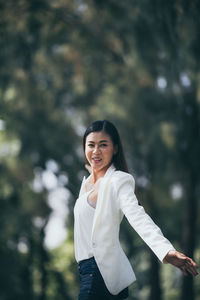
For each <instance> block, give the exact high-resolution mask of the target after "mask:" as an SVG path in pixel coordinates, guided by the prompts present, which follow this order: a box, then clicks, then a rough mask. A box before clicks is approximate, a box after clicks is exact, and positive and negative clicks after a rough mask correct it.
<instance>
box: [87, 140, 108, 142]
mask: <svg viewBox="0 0 200 300" xmlns="http://www.w3.org/2000/svg"><path fill="white" fill-rule="evenodd" d="M105 142H108V141H107V140H101V141H99V143H105ZM88 143H94V142H93V141H88Z"/></svg>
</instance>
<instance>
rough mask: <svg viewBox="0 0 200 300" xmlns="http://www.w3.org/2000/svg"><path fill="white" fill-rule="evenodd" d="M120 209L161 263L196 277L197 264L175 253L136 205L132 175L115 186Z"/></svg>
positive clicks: (127, 175) (142, 210)
mask: <svg viewBox="0 0 200 300" xmlns="http://www.w3.org/2000/svg"><path fill="white" fill-rule="evenodd" d="M116 190H117V198H118V201H119V205H120V209H121V210H122V212H123V213H124V215H125V216H126V218H127V219H128V221H129V223H130V225H131V226H132V227H133V228H134V229H135V231H136V232H137V233H138V234H139V235H140V237H141V238H142V239H143V240H144V242H145V243H146V244H147V245H148V246H149V247H150V248H151V250H152V251H153V252H154V253H155V254H156V255H157V257H158V258H159V259H160V261H161V262H164V263H170V264H172V265H174V266H176V267H178V268H180V270H181V271H182V272H183V273H184V274H186V271H188V272H190V273H191V274H193V275H197V274H198V273H197V271H196V269H197V267H198V266H197V264H196V263H195V262H193V260H192V259H191V258H189V257H187V256H185V255H184V254H182V253H180V252H178V251H176V250H175V249H174V247H173V245H172V244H171V243H170V242H169V241H168V239H166V238H165V237H164V236H163V234H162V231H161V230H160V228H159V227H158V226H157V225H156V224H155V223H154V222H153V220H152V219H151V218H150V216H149V215H148V214H147V213H146V212H145V210H144V208H143V207H142V206H140V205H139V204H138V200H137V198H136V196H135V192H134V191H135V181H134V178H133V176H132V175H130V174H126V175H124V176H123V177H122V178H120V180H119V181H118V182H117V184H116Z"/></svg>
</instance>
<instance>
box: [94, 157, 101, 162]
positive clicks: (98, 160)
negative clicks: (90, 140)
mask: <svg viewBox="0 0 200 300" xmlns="http://www.w3.org/2000/svg"><path fill="white" fill-rule="evenodd" d="M101 160H102V159H101V158H93V161H94V162H95V163H99V162H100V161H101Z"/></svg>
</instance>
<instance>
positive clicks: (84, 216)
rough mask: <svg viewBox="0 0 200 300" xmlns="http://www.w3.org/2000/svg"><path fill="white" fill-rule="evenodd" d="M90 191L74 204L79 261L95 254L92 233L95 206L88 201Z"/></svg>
mask: <svg viewBox="0 0 200 300" xmlns="http://www.w3.org/2000/svg"><path fill="white" fill-rule="evenodd" d="M90 192H91V191H88V192H86V193H84V194H83V195H82V196H80V197H79V198H78V199H77V201H76V204H75V206H74V247H75V258H76V261H77V262H79V261H81V260H83V259H87V258H90V257H92V256H94V255H93V250H92V242H91V233H92V224H93V219H94V213H95V208H93V207H92V206H91V205H90V204H89V203H88V195H89V193H90ZM78 237H79V238H78Z"/></svg>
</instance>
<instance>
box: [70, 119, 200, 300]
mask: <svg viewBox="0 0 200 300" xmlns="http://www.w3.org/2000/svg"><path fill="white" fill-rule="evenodd" d="M83 150H84V153H85V157H86V159H87V162H88V163H89V165H90V168H91V174H90V175H89V177H88V178H87V179H85V178H83V181H82V185H81V189H80V193H79V197H78V199H77V201H76V204H75V207H74V220H75V223H74V245H75V258H76V261H77V262H78V269H79V277H80V280H81V288H80V293H79V300H98V299H99V300H102V299H104V300H109V299H125V298H127V297H128V286H129V285H130V284H131V283H133V282H134V281H135V280H136V277H135V274H134V272H133V269H132V267H131V265H130V262H129V260H128V258H127V257H126V255H125V253H124V252H123V249H122V247H121V245H120V241H119V229H120V223H121V221H122V219H123V216H124V215H125V216H126V218H127V219H128V221H129V223H130V225H131V226H132V227H133V228H134V229H135V231H136V232H137V233H138V234H139V235H140V237H141V238H142V239H143V240H144V242H145V243H146V244H147V245H148V246H149V247H150V248H151V250H152V251H153V252H154V253H155V254H156V255H157V257H158V258H159V260H160V261H161V262H164V263H170V264H172V265H174V266H176V267H178V268H179V269H180V270H181V271H182V272H183V274H186V273H187V272H189V273H191V274H192V275H197V274H198V273H197V270H196V269H197V267H198V266H197V264H196V263H195V262H194V261H193V260H192V259H190V258H189V257H187V256H185V255H184V254H182V253H180V252H178V251H176V250H175V249H174V247H173V246H172V244H171V243H170V242H169V241H168V240H167V239H166V238H165V237H164V236H163V234H162V232H161V230H160V228H159V227H158V226H157V225H156V224H155V223H154V222H153V220H152V219H151V218H150V217H149V215H147V214H146V212H145V210H144V208H143V207H142V206H141V205H139V203H138V200H137V198H136V195H135V192H134V190H135V181H134V178H133V176H132V175H130V174H129V173H128V168H127V164H126V160H125V157H124V153H123V149H122V144H121V141H120V137H119V134H118V132H117V129H116V128H115V126H114V125H113V124H112V123H111V122H109V121H106V120H103V121H95V122H94V123H92V124H91V125H90V126H89V127H88V128H87V129H86V132H85V134H84V137H83Z"/></svg>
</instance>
